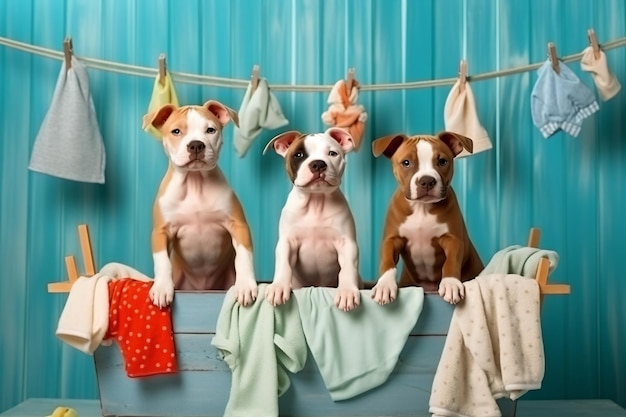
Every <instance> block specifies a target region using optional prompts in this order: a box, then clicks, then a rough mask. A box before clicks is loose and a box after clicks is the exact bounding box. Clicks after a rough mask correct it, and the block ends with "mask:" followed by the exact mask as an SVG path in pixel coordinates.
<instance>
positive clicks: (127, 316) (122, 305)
mask: <svg viewBox="0 0 626 417" xmlns="http://www.w3.org/2000/svg"><path fill="white" fill-rule="evenodd" d="M151 286H152V283H151V282H142V281H137V280H134V279H132V278H124V279H120V280H115V281H111V282H109V327H108V330H107V333H106V335H105V337H104V339H105V340H106V339H111V340H115V341H116V342H117V344H118V345H119V347H120V350H121V352H122V357H123V358H124V362H125V368H126V374H127V375H128V376H129V377H131V378H137V377H145V376H151V375H159V374H172V373H176V372H177V371H178V364H177V362H176V347H175V345H174V332H173V330H172V318H171V308H170V306H167V307H165V308H163V309H159V308H158V307H156V306H155V305H154V304H152V301H151V300H150V296H149V294H148V292H149V291H150V287H151Z"/></svg>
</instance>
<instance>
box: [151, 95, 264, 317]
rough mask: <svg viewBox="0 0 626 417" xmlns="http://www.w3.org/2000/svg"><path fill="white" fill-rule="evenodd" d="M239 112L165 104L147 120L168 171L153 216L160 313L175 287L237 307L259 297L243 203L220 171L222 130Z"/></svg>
mask: <svg viewBox="0 0 626 417" xmlns="http://www.w3.org/2000/svg"><path fill="white" fill-rule="evenodd" d="M230 120H233V121H234V122H235V124H237V123H238V119H237V113H236V112H235V111H234V110H232V109H230V108H228V107H226V106H224V105H223V104H221V103H219V102H217V101H213V100H210V101H207V102H206V103H204V105H202V106H184V107H176V106H174V105H171V104H167V105H165V106H163V107H161V108H160V109H159V110H156V111H154V112H152V113H150V114H147V115H145V116H144V118H143V126H144V128H145V127H147V126H148V125H152V126H154V127H155V128H156V129H158V130H159V131H160V132H161V133H162V135H163V148H164V150H165V154H166V155H167V157H168V158H169V167H168V169H167V172H166V174H165V177H164V178H163V180H162V181H161V185H160V187H159V191H158V193H157V196H156V199H155V202H154V209H153V230H152V253H153V258H154V284H153V285H152V289H151V290H150V296H151V297H152V301H153V303H154V304H155V305H157V306H159V307H162V306H165V305H168V304H169V303H171V302H172V299H173V297H174V288H176V289H181V290H225V289H228V288H230V287H231V286H233V285H234V286H235V288H236V290H237V293H236V297H237V301H238V302H239V303H240V304H242V305H248V304H251V303H252V302H253V301H254V299H255V298H256V295H257V284H256V278H255V275H254V266H253V261H252V239H251V237H250V230H249V228H248V223H247V222H246V218H245V216H244V212H243V208H242V206H241V203H240V202H239V199H238V198H237V196H236V195H235V193H234V192H233V190H232V188H231V187H230V185H229V184H228V182H227V180H226V178H225V177H224V175H223V173H222V171H221V170H220V168H219V167H218V165H217V162H218V157H219V153H220V149H221V147H222V143H223V138H222V129H223V127H224V125H226V124H227V123H228V122H229V121H230Z"/></svg>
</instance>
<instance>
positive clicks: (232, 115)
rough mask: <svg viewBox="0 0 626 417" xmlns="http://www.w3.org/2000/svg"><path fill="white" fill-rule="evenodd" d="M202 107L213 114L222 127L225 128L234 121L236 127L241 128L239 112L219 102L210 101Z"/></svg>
mask: <svg viewBox="0 0 626 417" xmlns="http://www.w3.org/2000/svg"><path fill="white" fill-rule="evenodd" d="M202 107H204V108H205V109H207V110H208V111H210V112H211V113H213V114H214V115H215V117H217V120H219V121H220V123H221V124H222V126H225V125H226V124H227V123H228V122H230V121H231V120H232V121H233V123H234V124H235V126H237V127H239V115H238V114H237V112H236V111H235V110H233V109H231V108H230V107H227V106H225V105H223V104H222V103H220V102H219V101H216V100H209V101H207V102H206V103H204V104H203V105H202Z"/></svg>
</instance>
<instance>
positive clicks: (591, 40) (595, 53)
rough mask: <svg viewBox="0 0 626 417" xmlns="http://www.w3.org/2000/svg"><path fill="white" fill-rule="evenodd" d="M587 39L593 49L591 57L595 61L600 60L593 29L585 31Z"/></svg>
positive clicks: (598, 47) (598, 46)
mask: <svg viewBox="0 0 626 417" xmlns="http://www.w3.org/2000/svg"><path fill="white" fill-rule="evenodd" d="M587 39H589V45H591V47H592V48H593V56H594V57H595V58H596V59H599V58H600V45H599V44H598V38H596V31H595V30H593V29H588V30H587Z"/></svg>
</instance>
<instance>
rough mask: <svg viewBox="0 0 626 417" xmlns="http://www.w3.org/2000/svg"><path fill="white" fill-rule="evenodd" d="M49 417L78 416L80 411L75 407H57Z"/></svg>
mask: <svg viewBox="0 0 626 417" xmlns="http://www.w3.org/2000/svg"><path fill="white" fill-rule="evenodd" d="M48 417H78V413H76V410H74V409H73V408H68V407H57V408H55V409H54V411H53V412H52V414H51V415H49V416H48Z"/></svg>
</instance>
